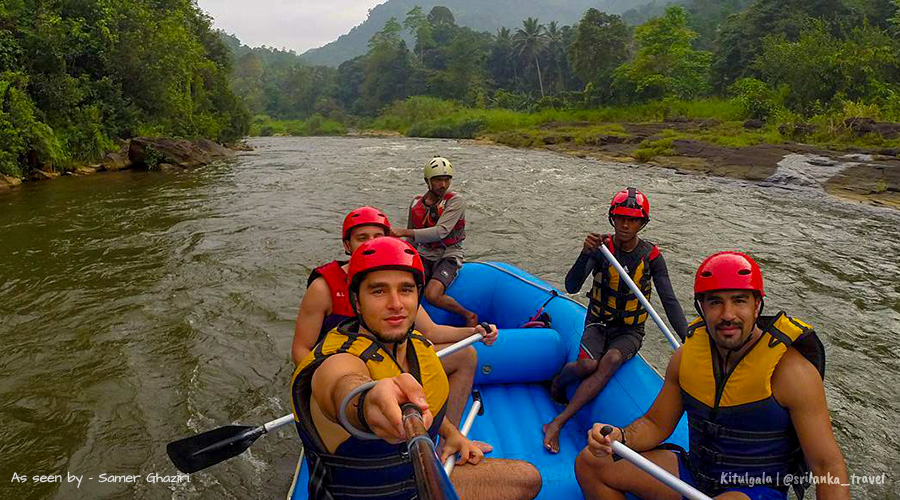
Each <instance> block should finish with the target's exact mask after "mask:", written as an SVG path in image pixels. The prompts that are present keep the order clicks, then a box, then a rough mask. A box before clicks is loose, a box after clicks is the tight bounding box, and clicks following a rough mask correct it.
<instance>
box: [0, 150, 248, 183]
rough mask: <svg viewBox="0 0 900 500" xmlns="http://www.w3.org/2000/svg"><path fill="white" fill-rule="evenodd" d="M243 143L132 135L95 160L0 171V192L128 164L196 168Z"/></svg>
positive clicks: (227, 155) (230, 154) (224, 156)
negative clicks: (14, 173) (20, 173)
mask: <svg viewBox="0 0 900 500" xmlns="http://www.w3.org/2000/svg"><path fill="white" fill-rule="evenodd" d="M248 148H249V146H248V145H246V144H245V143H237V144H232V145H228V146H225V145H222V144H219V143H217V142H213V141H211V140H209V139H198V140H193V141H190V140H185V139H167V138H151V137H135V138H134V139H130V140H127V141H123V143H122V148H121V149H120V150H119V151H114V152H110V153H107V154H106V155H104V156H103V158H102V159H101V160H100V161H99V162H97V163H90V164H83V165H78V164H75V165H70V166H68V167H66V168H65V169H64V170H62V171H57V170H34V171H31V172H30V173H29V175H28V176H27V177H25V178H23V179H19V178H16V177H11V176H7V175H2V174H0V192H3V191H5V190H9V189H12V188H15V187H18V186H20V185H22V184H23V183H24V182H34V181H43V180H50V179H56V178H58V177H61V176H85V175H93V174H96V173H99V172H117V171H119V170H127V169H131V168H139V169H145V170H160V171H175V170H180V169H187V168H195V167H199V166H201V165H206V164H209V163H212V162H214V161H219V160H225V159H229V158H232V157H233V156H234V154H235V151H240V150H247V149H248Z"/></svg>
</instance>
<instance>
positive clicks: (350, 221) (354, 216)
mask: <svg viewBox="0 0 900 500" xmlns="http://www.w3.org/2000/svg"><path fill="white" fill-rule="evenodd" d="M359 226H381V227H383V228H384V233H385V234H386V235H387V234H390V233H391V223H390V221H388V218H387V216H386V215H384V214H383V213H381V210H378V209H377V208H373V207H359V208H357V209H356V210H354V211H352V212H350V213H349V214H347V216H346V217H344V228H343V230H342V231H341V234H343V238H344V241H347V240H349V239H350V231H353V229H354V228H357V227H359Z"/></svg>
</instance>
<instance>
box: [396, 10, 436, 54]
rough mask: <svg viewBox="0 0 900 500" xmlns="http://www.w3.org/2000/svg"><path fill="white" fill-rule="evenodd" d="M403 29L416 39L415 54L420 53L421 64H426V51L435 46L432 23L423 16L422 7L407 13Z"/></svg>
mask: <svg viewBox="0 0 900 500" xmlns="http://www.w3.org/2000/svg"><path fill="white" fill-rule="evenodd" d="M403 27H404V28H406V30H407V31H409V32H410V34H412V35H413V36H415V37H416V46H415V50H414V52H416V53H418V55H419V64H422V63H423V62H424V57H425V50H426V49H428V48H430V47H431V46H432V45H434V38H433V37H432V32H433V30H432V28H431V23H429V22H428V18H427V17H425V15H424V14H422V7H419V6H418V5H416V6H415V7H413V8H412V9H410V11H409V12H407V13H406V19H405V20H404V21H403Z"/></svg>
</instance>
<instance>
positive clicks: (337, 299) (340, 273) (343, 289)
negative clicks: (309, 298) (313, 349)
mask: <svg viewBox="0 0 900 500" xmlns="http://www.w3.org/2000/svg"><path fill="white" fill-rule="evenodd" d="M346 263H347V261H339V260H334V261H331V262H329V263H328V264H325V265H323V266H319V267H317V268H315V270H313V272H312V273H310V275H309V278H308V279H307V280H306V287H307V288H309V286H310V285H312V282H313V281H315V280H316V278H319V277H322V278H323V279H324V280H325V283H326V284H327V285H328V290H329V291H331V314H329V315H327V316H325V318H324V319H323V320H322V326H321V328H319V338H318V339H316V343H319V342H321V341H322V339H324V338H325V334H326V333H328V332H330V331H331V330H333V329H334V328H336V327H337V326H338V325H339V324H341V322H343V321H344V320H347V319H349V318H353V317H355V316H356V313H354V312H353V307H352V306H351V305H350V288H349V287H350V285H349V284H348V283H347V272H346V271H344V268H343V266H344V264H346Z"/></svg>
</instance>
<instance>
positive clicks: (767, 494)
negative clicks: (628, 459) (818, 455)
mask: <svg viewBox="0 0 900 500" xmlns="http://www.w3.org/2000/svg"><path fill="white" fill-rule="evenodd" d="M672 451H673V452H674V453H675V456H676V457H678V477H679V478H681V480H682V481H684V482H686V483H688V484H689V485H691V486H693V487H694V488H696V487H697V485H696V484H694V475H693V474H692V473H691V468H690V467H688V464H687V456H686V454H685V452H684V451H681V450H672ZM729 491H736V492H738V493H743V494H745V495H747V496H748V497H750V500H787V491H779V490H776V489H775V488H770V487H768V486H754V487H752V488H728V489H727V490H725V491H723V492H722V493H726V492H729ZM682 500H687V497H682Z"/></svg>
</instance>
